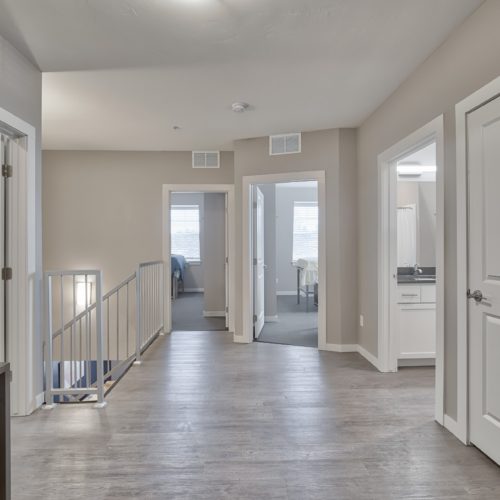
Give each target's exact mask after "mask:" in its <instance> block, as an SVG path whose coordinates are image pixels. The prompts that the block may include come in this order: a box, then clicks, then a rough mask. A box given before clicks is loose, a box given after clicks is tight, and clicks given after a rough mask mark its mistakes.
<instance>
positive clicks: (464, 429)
mask: <svg viewBox="0 0 500 500" xmlns="http://www.w3.org/2000/svg"><path fill="white" fill-rule="evenodd" d="M499 96H500V77H499V78H496V79H495V80H493V81H492V82H490V83H488V84H487V85H485V86H484V87H482V88H481V89H479V90H477V91H476V92H474V93H473V94H472V95H470V96H469V97H467V98H465V99H464V100H462V101H460V102H459V103H458V104H457V105H456V106H455V119H456V175H457V181H456V182H457V186H456V188H457V426H456V433H455V434H456V436H457V437H458V438H459V439H460V440H461V441H463V442H464V443H469V412H468V405H469V389H468V386H469V350H468V328H467V324H468V301H467V296H466V292H467V282H468V264H467V243H468V241H467V203H468V195H467V191H468V181H467V133H466V132H467V115H468V114H469V113H470V112H472V111H474V110H475V109H477V108H478V107H480V106H482V105H484V104H486V103H487V102H489V101H491V100H492V99H495V98H496V97H499Z"/></svg>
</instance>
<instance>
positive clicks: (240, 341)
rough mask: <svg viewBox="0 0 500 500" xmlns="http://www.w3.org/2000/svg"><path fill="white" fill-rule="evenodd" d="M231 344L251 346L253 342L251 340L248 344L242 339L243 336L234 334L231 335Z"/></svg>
mask: <svg viewBox="0 0 500 500" xmlns="http://www.w3.org/2000/svg"><path fill="white" fill-rule="evenodd" d="M233 342H234V343H235V344H251V343H252V342H253V340H251V341H250V342H248V341H247V340H245V339H244V338H243V335H237V334H236V333H234V334H233Z"/></svg>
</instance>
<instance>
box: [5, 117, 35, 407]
mask: <svg viewBox="0 0 500 500" xmlns="http://www.w3.org/2000/svg"><path fill="white" fill-rule="evenodd" d="M0 136H1V137H0V144H1V146H0V150H1V151H0V160H1V166H2V172H1V174H2V176H1V187H0V234H1V242H0V262H1V266H0V268H1V269H2V273H1V274H2V275H1V277H0V278H1V285H0V309H1V318H0V329H1V332H0V360H2V361H3V360H7V361H8V362H9V363H10V367H11V371H12V384H11V412H12V415H20V416H21V415H29V414H30V413H31V412H32V411H33V410H34V409H35V408H36V407H38V406H40V405H41V404H42V402H43V392H40V391H42V390H43V388H42V387H41V386H39V385H37V384H35V383H34V380H36V377H35V376H34V370H36V367H37V366H40V369H41V366H42V365H41V356H42V345H41V338H40V336H36V335H35V330H37V328H38V325H39V324H40V316H39V313H40V293H39V292H40V290H39V284H40V282H39V281H38V277H39V275H38V273H37V266H36V263H37V260H36V258H37V248H38V247H37V237H36V220H37V206H36V201H35V198H36V191H35V186H36V133H35V129H34V127H32V126H31V125H29V124H28V123H26V122H24V121H23V120H21V119H19V118H17V117H16V116H14V115H12V114H11V113H9V112H8V111H6V110H3V109H1V108H0Z"/></svg>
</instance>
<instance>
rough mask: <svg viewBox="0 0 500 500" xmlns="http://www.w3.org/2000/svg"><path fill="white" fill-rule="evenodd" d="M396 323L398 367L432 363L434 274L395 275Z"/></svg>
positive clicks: (434, 320) (434, 307) (434, 333)
mask: <svg viewBox="0 0 500 500" xmlns="http://www.w3.org/2000/svg"><path fill="white" fill-rule="evenodd" d="M396 301H397V307H396V314H397V318H396V323H397V325H398V332H399V335H398V337H399V351H398V360H399V361H400V364H401V365H404V364H409V363H408V362H405V360H413V361H412V362H411V364H412V365H418V364H419V363H418V360H421V362H422V363H421V364H425V365H428V364H432V360H434V359H435V357H436V278H435V275H434V276H433V275H429V274H423V275H422V276H421V277H420V276H411V275H407V276H405V277H403V276H400V275H398V285H397V298H396Z"/></svg>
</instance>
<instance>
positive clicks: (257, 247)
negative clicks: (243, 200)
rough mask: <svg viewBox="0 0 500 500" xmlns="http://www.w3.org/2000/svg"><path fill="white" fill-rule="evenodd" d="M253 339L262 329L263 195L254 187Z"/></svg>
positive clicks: (263, 289) (257, 336)
mask: <svg viewBox="0 0 500 500" xmlns="http://www.w3.org/2000/svg"><path fill="white" fill-rule="evenodd" d="M253 220H254V238H253V249H254V250H253V257H254V259H253V264H254V266H253V267H254V272H253V275H254V301H253V304H254V306H253V307H254V337H255V338H256V339H257V338H259V335H260V333H261V332H262V328H264V293H265V287H264V269H265V264H264V194H263V193H262V191H261V190H260V189H259V188H258V187H256V188H255V191H254V217H253Z"/></svg>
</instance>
